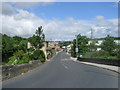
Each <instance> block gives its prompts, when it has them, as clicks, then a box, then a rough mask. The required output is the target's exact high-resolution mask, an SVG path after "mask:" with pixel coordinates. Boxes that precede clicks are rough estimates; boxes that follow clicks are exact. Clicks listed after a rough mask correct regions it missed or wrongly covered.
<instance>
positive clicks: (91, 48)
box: [90, 28, 93, 52]
mask: <svg viewBox="0 0 120 90" xmlns="http://www.w3.org/2000/svg"><path fill="white" fill-rule="evenodd" d="M90 43H91V44H92V43H93V29H92V28H91V42H90ZM92 50H93V47H92V46H91V47H90V51H91V52H92Z"/></svg>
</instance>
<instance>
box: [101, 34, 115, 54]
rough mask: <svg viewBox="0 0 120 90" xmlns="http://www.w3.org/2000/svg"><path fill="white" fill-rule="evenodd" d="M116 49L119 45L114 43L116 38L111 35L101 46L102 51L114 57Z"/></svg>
mask: <svg viewBox="0 0 120 90" xmlns="http://www.w3.org/2000/svg"><path fill="white" fill-rule="evenodd" d="M116 47H117V44H116V43H115V42H114V38H113V37H111V36H109V35H108V36H107V37H106V38H105V39H104V40H103V42H102V44H101V49H102V50H104V51H107V52H108V53H109V54H110V55H112V53H113V51H114V50H115V49H116Z"/></svg>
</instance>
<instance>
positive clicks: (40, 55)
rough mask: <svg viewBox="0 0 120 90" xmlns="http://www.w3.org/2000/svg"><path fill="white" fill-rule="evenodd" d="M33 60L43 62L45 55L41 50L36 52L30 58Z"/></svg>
mask: <svg viewBox="0 0 120 90" xmlns="http://www.w3.org/2000/svg"><path fill="white" fill-rule="evenodd" d="M30 57H31V59H33V60H38V59H39V60H40V61H41V62H45V54H44V52H43V51H42V50H36V51H34V53H33V54H32V55H31V56H30Z"/></svg>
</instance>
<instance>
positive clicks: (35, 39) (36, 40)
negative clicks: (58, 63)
mask: <svg viewBox="0 0 120 90" xmlns="http://www.w3.org/2000/svg"><path fill="white" fill-rule="evenodd" d="M44 39H45V35H44V34H43V29H42V26H40V27H38V29H37V30H36V34H35V35H33V36H32V37H30V38H29V39H28V40H29V41H30V42H31V43H32V45H33V46H34V47H36V49H40V48H42V46H43V41H44Z"/></svg>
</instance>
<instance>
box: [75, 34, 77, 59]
mask: <svg viewBox="0 0 120 90" xmlns="http://www.w3.org/2000/svg"><path fill="white" fill-rule="evenodd" d="M75 36H76V57H77V58H78V38H77V37H78V36H77V35H75Z"/></svg>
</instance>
